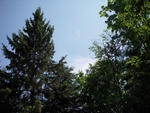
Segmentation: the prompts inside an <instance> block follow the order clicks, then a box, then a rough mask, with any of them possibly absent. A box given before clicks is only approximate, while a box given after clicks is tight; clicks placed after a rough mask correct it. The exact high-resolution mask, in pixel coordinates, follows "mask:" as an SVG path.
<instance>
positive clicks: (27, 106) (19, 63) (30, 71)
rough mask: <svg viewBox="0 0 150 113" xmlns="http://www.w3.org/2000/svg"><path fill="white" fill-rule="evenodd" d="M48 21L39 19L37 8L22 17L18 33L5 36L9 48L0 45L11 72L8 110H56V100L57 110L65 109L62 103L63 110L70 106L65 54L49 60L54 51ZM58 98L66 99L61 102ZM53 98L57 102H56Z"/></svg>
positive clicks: (38, 112)
mask: <svg viewBox="0 0 150 113" xmlns="http://www.w3.org/2000/svg"><path fill="white" fill-rule="evenodd" d="M49 23H50V22H49V21H48V22H46V19H43V13H42V12H41V9H40V8H38V9H37V10H36V11H35V13H33V19H32V18H30V19H27V20H26V27H24V28H23V32H22V31H21V30H19V33H18V35H17V34H15V33H13V34H12V39H11V38H9V37H7V39H8V42H9V44H10V45H11V50H9V49H8V48H7V46H5V45H4V44H3V52H4V55H5V57H6V58H7V59H9V60H10V64H9V65H8V66H6V68H7V70H8V72H9V73H10V75H11V76H10V78H11V84H12V89H11V90H12V91H11V94H10V95H9V98H10V100H11V102H10V103H11V105H12V112H15V113H16V112H28V113H29V112H30V113H41V112H42V111H43V112H50V111H54V110H51V109H55V112H57V109H58V108H57V107H58V106H57V105H58V104H59V103H61V104H59V111H61V112H65V109H64V108H63V107H62V106H67V108H66V110H67V111H69V110H70V109H71V108H72V107H69V106H70V105H72V104H70V103H71V102H72V99H71V98H73V97H74V96H73V93H72V92H75V89H74V88H75V84H73V83H74V82H73V78H72V76H73V74H71V68H67V67H66V66H65V62H64V58H65V57H62V59H61V60H60V61H59V62H55V61H54V60H52V59H53V55H54V52H55V51H54V44H53V40H52V34H53V31H54V27H53V26H51V25H49ZM59 89H60V90H59ZM56 95H58V96H56ZM54 96H55V97H54ZM58 97H59V98H58ZM60 98H62V99H64V101H67V102H65V104H64V102H63V101H62V100H61V99H60ZM67 98H68V100H67ZM56 99H57V101H58V100H59V101H58V102H56V101H55V100H56ZM54 103H55V107H53V105H52V104H54ZM46 104H49V105H46ZM60 106H61V107H60ZM60 108H61V109H64V111H62V110H60Z"/></svg>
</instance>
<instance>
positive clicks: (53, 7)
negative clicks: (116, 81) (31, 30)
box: [0, 0, 107, 72]
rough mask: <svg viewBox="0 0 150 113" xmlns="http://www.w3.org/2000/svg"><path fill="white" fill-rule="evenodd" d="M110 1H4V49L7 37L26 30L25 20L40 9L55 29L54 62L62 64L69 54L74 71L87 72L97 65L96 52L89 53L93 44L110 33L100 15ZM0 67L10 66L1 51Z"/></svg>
mask: <svg viewBox="0 0 150 113" xmlns="http://www.w3.org/2000/svg"><path fill="white" fill-rule="evenodd" d="M106 4H107V0H32V1H31V0H1V1H0V15H1V17H0V48H2V44H1V43H4V44H5V45H8V41H7V39H6V36H7V35H8V36H9V37H10V38H11V34H12V33H16V34H18V30H19V29H20V30H22V28H23V27H24V26H25V20H26V19H29V18H30V17H33V16H32V13H33V12H35V10H36V9H37V8H38V7H41V9H42V12H44V18H46V20H47V21H48V20H50V24H51V25H54V28H55V30H54V34H53V40H54V44H55V51H56V53H55V55H54V59H55V60H56V61H58V60H59V59H60V58H61V57H62V56H65V55H66V54H67V58H66V61H67V62H68V65H69V66H71V67H72V66H73V67H74V68H75V69H74V71H75V72H77V71H78V70H83V71H85V69H86V68H88V64H89V63H94V62H95V59H94V58H93V55H92V52H90V50H89V49H88V48H89V47H90V46H92V43H93V41H95V40H97V39H100V36H99V35H101V34H102V33H103V30H104V29H106V24H105V22H104V21H105V18H100V16H99V11H100V10H101V6H102V5H106ZM0 61H1V62H0V66H5V65H6V64H8V63H9V61H8V60H6V59H5V58H4V55H3V53H2V51H1V50H0Z"/></svg>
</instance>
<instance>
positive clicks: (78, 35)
mask: <svg viewBox="0 0 150 113" xmlns="http://www.w3.org/2000/svg"><path fill="white" fill-rule="evenodd" d="M80 38H81V31H80V30H76V39H80Z"/></svg>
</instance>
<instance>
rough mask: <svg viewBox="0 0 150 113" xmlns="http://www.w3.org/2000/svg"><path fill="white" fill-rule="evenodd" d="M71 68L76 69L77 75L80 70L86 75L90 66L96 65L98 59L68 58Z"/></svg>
mask: <svg viewBox="0 0 150 113" xmlns="http://www.w3.org/2000/svg"><path fill="white" fill-rule="evenodd" d="M68 60H69V62H68V64H69V66H73V67H74V72H75V73H77V72H78V71H79V70H80V71H83V72H84V73H85V71H86V69H88V68H89V64H94V63H95V62H96V59H93V58H89V57H82V56H75V57H72V58H68Z"/></svg>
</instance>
